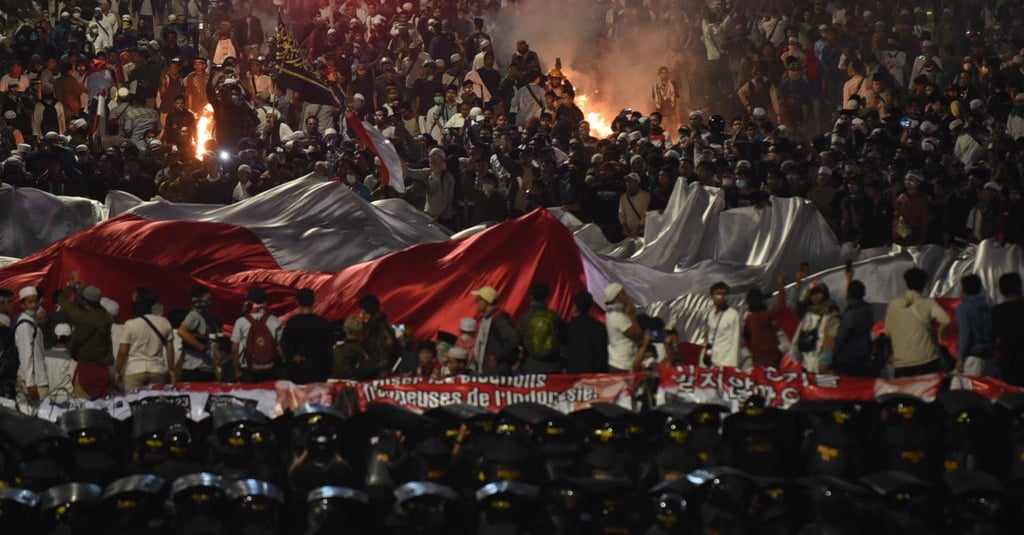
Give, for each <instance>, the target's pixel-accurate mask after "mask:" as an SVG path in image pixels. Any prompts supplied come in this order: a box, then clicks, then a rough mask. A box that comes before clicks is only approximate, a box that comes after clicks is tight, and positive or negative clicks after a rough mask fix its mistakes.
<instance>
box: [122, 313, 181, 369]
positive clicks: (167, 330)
mask: <svg viewBox="0 0 1024 535" xmlns="http://www.w3.org/2000/svg"><path fill="white" fill-rule="evenodd" d="M146 319H148V320H149V321H150V322H151V323H152V324H153V327H156V330H157V331H158V332H159V333H160V335H159V336H157V333H155V332H153V329H152V328H151V327H150V326H149V325H147V324H146V321H145V320H143V319H142V318H132V319H130V320H128V321H127V322H125V324H124V325H123V326H122V328H121V335H122V338H121V343H122V344H128V361H127V363H126V364H125V368H124V375H132V374H136V373H167V351H166V345H165V343H166V342H168V341H170V340H171V339H172V338H173V336H174V335H173V332H172V331H173V330H174V329H173V328H172V327H171V322H169V321H167V318H163V317H161V316H158V315H156V314H146ZM160 337H163V340H161V339H160ZM114 347H116V348H118V350H120V345H117V346H114Z"/></svg>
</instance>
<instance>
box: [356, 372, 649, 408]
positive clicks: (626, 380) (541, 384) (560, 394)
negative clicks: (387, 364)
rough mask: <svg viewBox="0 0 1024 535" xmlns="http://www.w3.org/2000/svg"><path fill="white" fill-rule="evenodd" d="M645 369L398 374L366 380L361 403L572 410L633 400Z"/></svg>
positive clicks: (627, 403) (423, 406)
mask: <svg viewBox="0 0 1024 535" xmlns="http://www.w3.org/2000/svg"><path fill="white" fill-rule="evenodd" d="M641 377H642V375H640V374H602V375H568V374H565V375H517V376H509V377H471V376H459V377H448V378H444V379H429V378H426V377H395V378H390V379H380V380H377V381H370V382H365V383H361V384H360V385H359V386H358V390H359V406H360V408H361V409H365V408H366V406H367V405H368V404H370V403H373V402H385V403H394V404H396V405H401V406H402V407H405V408H407V409H410V410H413V411H416V412H424V411H427V410H430V409H434V408H437V407H443V406H445V405H451V404H453V403H466V404H469V405H475V406H477V407H481V408H484V409H486V410H488V411H491V412H496V411H499V410H501V409H503V408H505V407H507V406H509V405H512V404H514V403H522V402H534V403H540V404H542V405H547V406H549V407H554V408H555V409H558V410H560V411H562V412H565V413H569V412H572V411H575V410H579V409H585V408H587V407H589V406H590V404H591V403H597V402H607V403H621V404H624V405H625V406H627V407H628V406H630V404H629V402H630V397H631V394H632V392H634V391H635V390H636V386H637V384H638V383H639V381H640V379H641Z"/></svg>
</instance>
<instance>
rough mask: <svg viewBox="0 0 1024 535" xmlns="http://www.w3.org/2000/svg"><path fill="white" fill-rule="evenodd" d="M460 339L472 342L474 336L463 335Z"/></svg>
mask: <svg viewBox="0 0 1024 535" xmlns="http://www.w3.org/2000/svg"><path fill="white" fill-rule="evenodd" d="M459 338H462V339H463V340H471V339H472V338H473V335H472V334H463V335H461V336H459Z"/></svg>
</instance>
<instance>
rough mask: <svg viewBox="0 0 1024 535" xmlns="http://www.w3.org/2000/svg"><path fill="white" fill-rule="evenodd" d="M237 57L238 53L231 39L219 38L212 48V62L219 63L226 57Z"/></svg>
mask: <svg viewBox="0 0 1024 535" xmlns="http://www.w3.org/2000/svg"><path fill="white" fill-rule="evenodd" d="M228 56H230V57H233V58H238V53H237V52H236V51H235V45H234V43H232V42H231V39H221V40H219V41H217V47H216V48H214V50H213V63H214V64H215V65H220V64H221V63H224V58H226V57H228Z"/></svg>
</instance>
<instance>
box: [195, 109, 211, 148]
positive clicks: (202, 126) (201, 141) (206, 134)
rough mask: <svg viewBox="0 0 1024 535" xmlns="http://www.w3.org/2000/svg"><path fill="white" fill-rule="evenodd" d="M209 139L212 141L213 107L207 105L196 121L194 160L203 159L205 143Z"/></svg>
mask: <svg viewBox="0 0 1024 535" xmlns="http://www.w3.org/2000/svg"><path fill="white" fill-rule="evenodd" d="M210 139H213V106H211V105H209V104H207V105H206V106H204V107H203V111H202V112H201V113H200V114H199V119H198V120H197V121H196V159H198V160H202V159H203V156H204V155H205V153H206V142H207V141H209V140H210Z"/></svg>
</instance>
